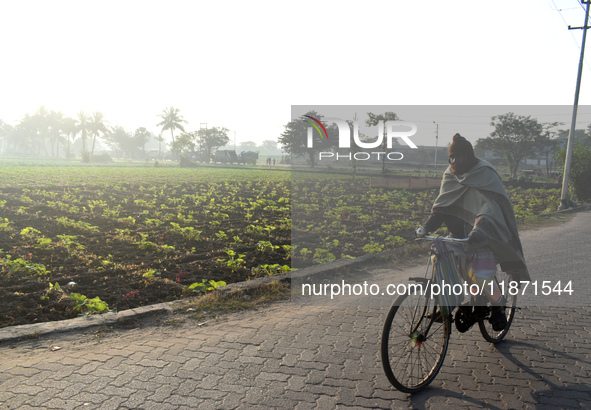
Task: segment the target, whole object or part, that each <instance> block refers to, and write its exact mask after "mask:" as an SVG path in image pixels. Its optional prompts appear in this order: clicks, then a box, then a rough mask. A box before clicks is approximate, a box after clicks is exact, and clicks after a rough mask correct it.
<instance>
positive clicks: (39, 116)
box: [32, 105, 49, 157]
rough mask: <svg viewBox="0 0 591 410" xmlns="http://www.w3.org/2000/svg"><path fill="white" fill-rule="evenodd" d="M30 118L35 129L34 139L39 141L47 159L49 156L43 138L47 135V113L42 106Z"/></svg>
mask: <svg viewBox="0 0 591 410" xmlns="http://www.w3.org/2000/svg"><path fill="white" fill-rule="evenodd" d="M32 118H33V122H34V127H35V128H36V135H35V137H36V138H39V139H40V142H41V146H43V151H44V152H45V156H46V157H47V156H49V154H48V153H47V145H45V137H46V136H47V135H48V134H49V111H47V108H45V106H43V105H42V106H41V107H39V110H37V112H36V113H35V114H34V115H33V117H32Z"/></svg>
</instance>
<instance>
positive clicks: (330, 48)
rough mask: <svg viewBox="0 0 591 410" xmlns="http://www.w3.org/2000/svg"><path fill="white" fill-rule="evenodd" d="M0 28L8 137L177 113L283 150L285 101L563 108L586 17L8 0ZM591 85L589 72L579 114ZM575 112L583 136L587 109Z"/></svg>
mask: <svg viewBox="0 0 591 410" xmlns="http://www.w3.org/2000/svg"><path fill="white" fill-rule="evenodd" d="M557 8H558V9H561V10H562V11H557ZM0 15H2V24H0V38H1V39H2V42H1V43H0V44H2V47H1V48H0V50H1V53H2V59H1V64H0V95H1V100H0V101H1V107H0V118H1V119H3V120H4V121H6V122H8V123H10V124H13V125H14V124H16V122H17V121H18V120H20V119H21V118H22V117H23V115H24V114H25V113H33V112H35V111H36V110H37V109H38V108H39V106H41V105H45V106H46V107H47V108H48V109H53V110H59V111H62V112H63V113H64V114H66V115H70V116H75V114H76V113H77V112H78V111H80V110H85V111H87V112H89V113H91V112H94V111H101V112H103V113H104V115H105V118H106V119H107V120H108V121H109V122H110V124H111V125H122V126H124V127H125V128H126V129H128V130H130V131H133V130H134V129H135V128H138V127H141V126H144V127H146V128H148V129H149V130H151V131H153V132H156V133H157V132H158V129H157V127H156V124H157V123H158V122H159V119H158V117H157V115H158V114H159V113H160V112H162V110H163V109H164V108H165V107H168V106H171V105H172V106H174V107H177V108H179V109H180V111H181V114H182V115H183V116H184V118H185V119H186V120H187V121H188V124H187V130H197V129H199V127H200V124H201V123H207V125H208V126H209V127H212V126H225V127H226V128H228V129H230V130H232V131H236V137H237V140H238V142H240V141H247V140H253V141H257V142H260V141H262V140H264V139H276V138H277V137H278V135H279V134H280V133H281V132H282V131H283V126H284V125H285V124H286V123H287V122H288V121H289V120H290V119H291V114H290V109H291V105H292V104H298V105H304V104H345V105H369V104H373V105H377V104H379V105H390V104H392V105H398V106H400V105H423V104H430V105H433V104H437V105H450V104H464V105H465V104H486V105H490V104H493V105H499V104H501V105H514V104H517V105H523V104H551V105H571V104H572V103H573V99H574V91H575V81H576V74H577V65H578V60H579V53H580V48H579V46H580V43H581V35H582V30H572V31H569V30H567V25H569V24H570V25H572V26H581V25H583V19H584V10H583V8H582V7H581V5H580V3H579V2H578V0H554V1H552V0H549V1H546V0H517V1H516V0H497V1H494V2H475V1H473V0H471V1H468V0H461V1H453V0H452V1H447V2H442V1H435V0H424V1H393V0H391V1H364V2H361V1H356V2H351V1H318V0H316V1H298V2H290V3H287V2H278V1H249V2H245V1H216V2H211V1H196V0H192V1H158V2H155V1H133V0H125V1H104V0H103V1H79V0H77V1H59V0H51V1H8V0H3V1H0ZM590 41H591V39H590ZM588 51H589V50H588ZM587 60H588V61H591V53H589V54H588V58H587ZM590 76H591V65H590V64H589V63H586V64H585V66H584V72H583V83H582V89H581V96H580V103H581V104H591V92H589V91H590V90H589V86H588V84H590V81H591V78H590ZM581 112H582V114H581V118H582V121H583V122H582V123H581V127H585V126H586V124H587V122H591V115H587V116H585V113H591V107H582V108H581ZM566 120H567V121H566V122H569V120H568V119H566ZM425 122H426V123H429V122H430V121H429V119H425ZM434 127H435V126H434V125H433V132H434V129H435V128H434ZM565 128H567V127H565ZM230 135H231V136H233V133H231V134H230ZM450 137H451V135H440V138H441V139H440V143H446V142H447V141H446V139H447V140H449V139H450ZM468 137H469V136H468ZM416 143H417V144H428V143H429V142H428V141H417V142H416Z"/></svg>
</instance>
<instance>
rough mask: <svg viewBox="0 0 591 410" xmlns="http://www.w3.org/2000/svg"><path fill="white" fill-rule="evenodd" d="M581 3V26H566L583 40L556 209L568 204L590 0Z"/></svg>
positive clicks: (564, 207) (565, 206)
mask: <svg viewBox="0 0 591 410" xmlns="http://www.w3.org/2000/svg"><path fill="white" fill-rule="evenodd" d="M581 3H584V4H586V5H587V7H586V8H585V23H584V24H583V27H571V26H568V29H569V30H575V29H582V30H583V41H582V43H581V57H580V58H579V71H578V73H577V87H576V91H575V103H574V106H573V116H572V120H571V123H570V132H569V134H568V143H567V145H566V160H565V161H564V175H563V176H562V192H561V195H560V205H559V206H558V210H559V211H560V210H562V209H566V208H568V207H569V206H570V204H569V203H568V198H567V197H568V180H569V174H570V167H571V162H572V158H573V148H574V144H575V127H576V125H577V109H578V107H579V91H580V90H581V77H582V74H583V59H584V56H585V41H586V40H587V29H588V28H589V27H590V26H588V25H587V21H588V20H589V5H590V4H591V0H587V1H584V0H581Z"/></svg>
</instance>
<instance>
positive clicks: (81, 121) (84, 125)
mask: <svg viewBox="0 0 591 410" xmlns="http://www.w3.org/2000/svg"><path fill="white" fill-rule="evenodd" d="M76 128H77V132H79V133H80V137H81V138H82V151H86V136H87V135H88V131H89V130H90V122H89V119H88V115H86V113H85V112H84V111H80V112H79V113H78V122H77V124H76Z"/></svg>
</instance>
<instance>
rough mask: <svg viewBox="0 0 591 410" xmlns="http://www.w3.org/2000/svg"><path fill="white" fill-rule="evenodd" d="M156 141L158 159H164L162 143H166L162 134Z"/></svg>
mask: <svg viewBox="0 0 591 410" xmlns="http://www.w3.org/2000/svg"><path fill="white" fill-rule="evenodd" d="M156 141H158V159H162V143H163V142H164V137H163V136H162V133H160V135H158V136H157V137H156Z"/></svg>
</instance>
